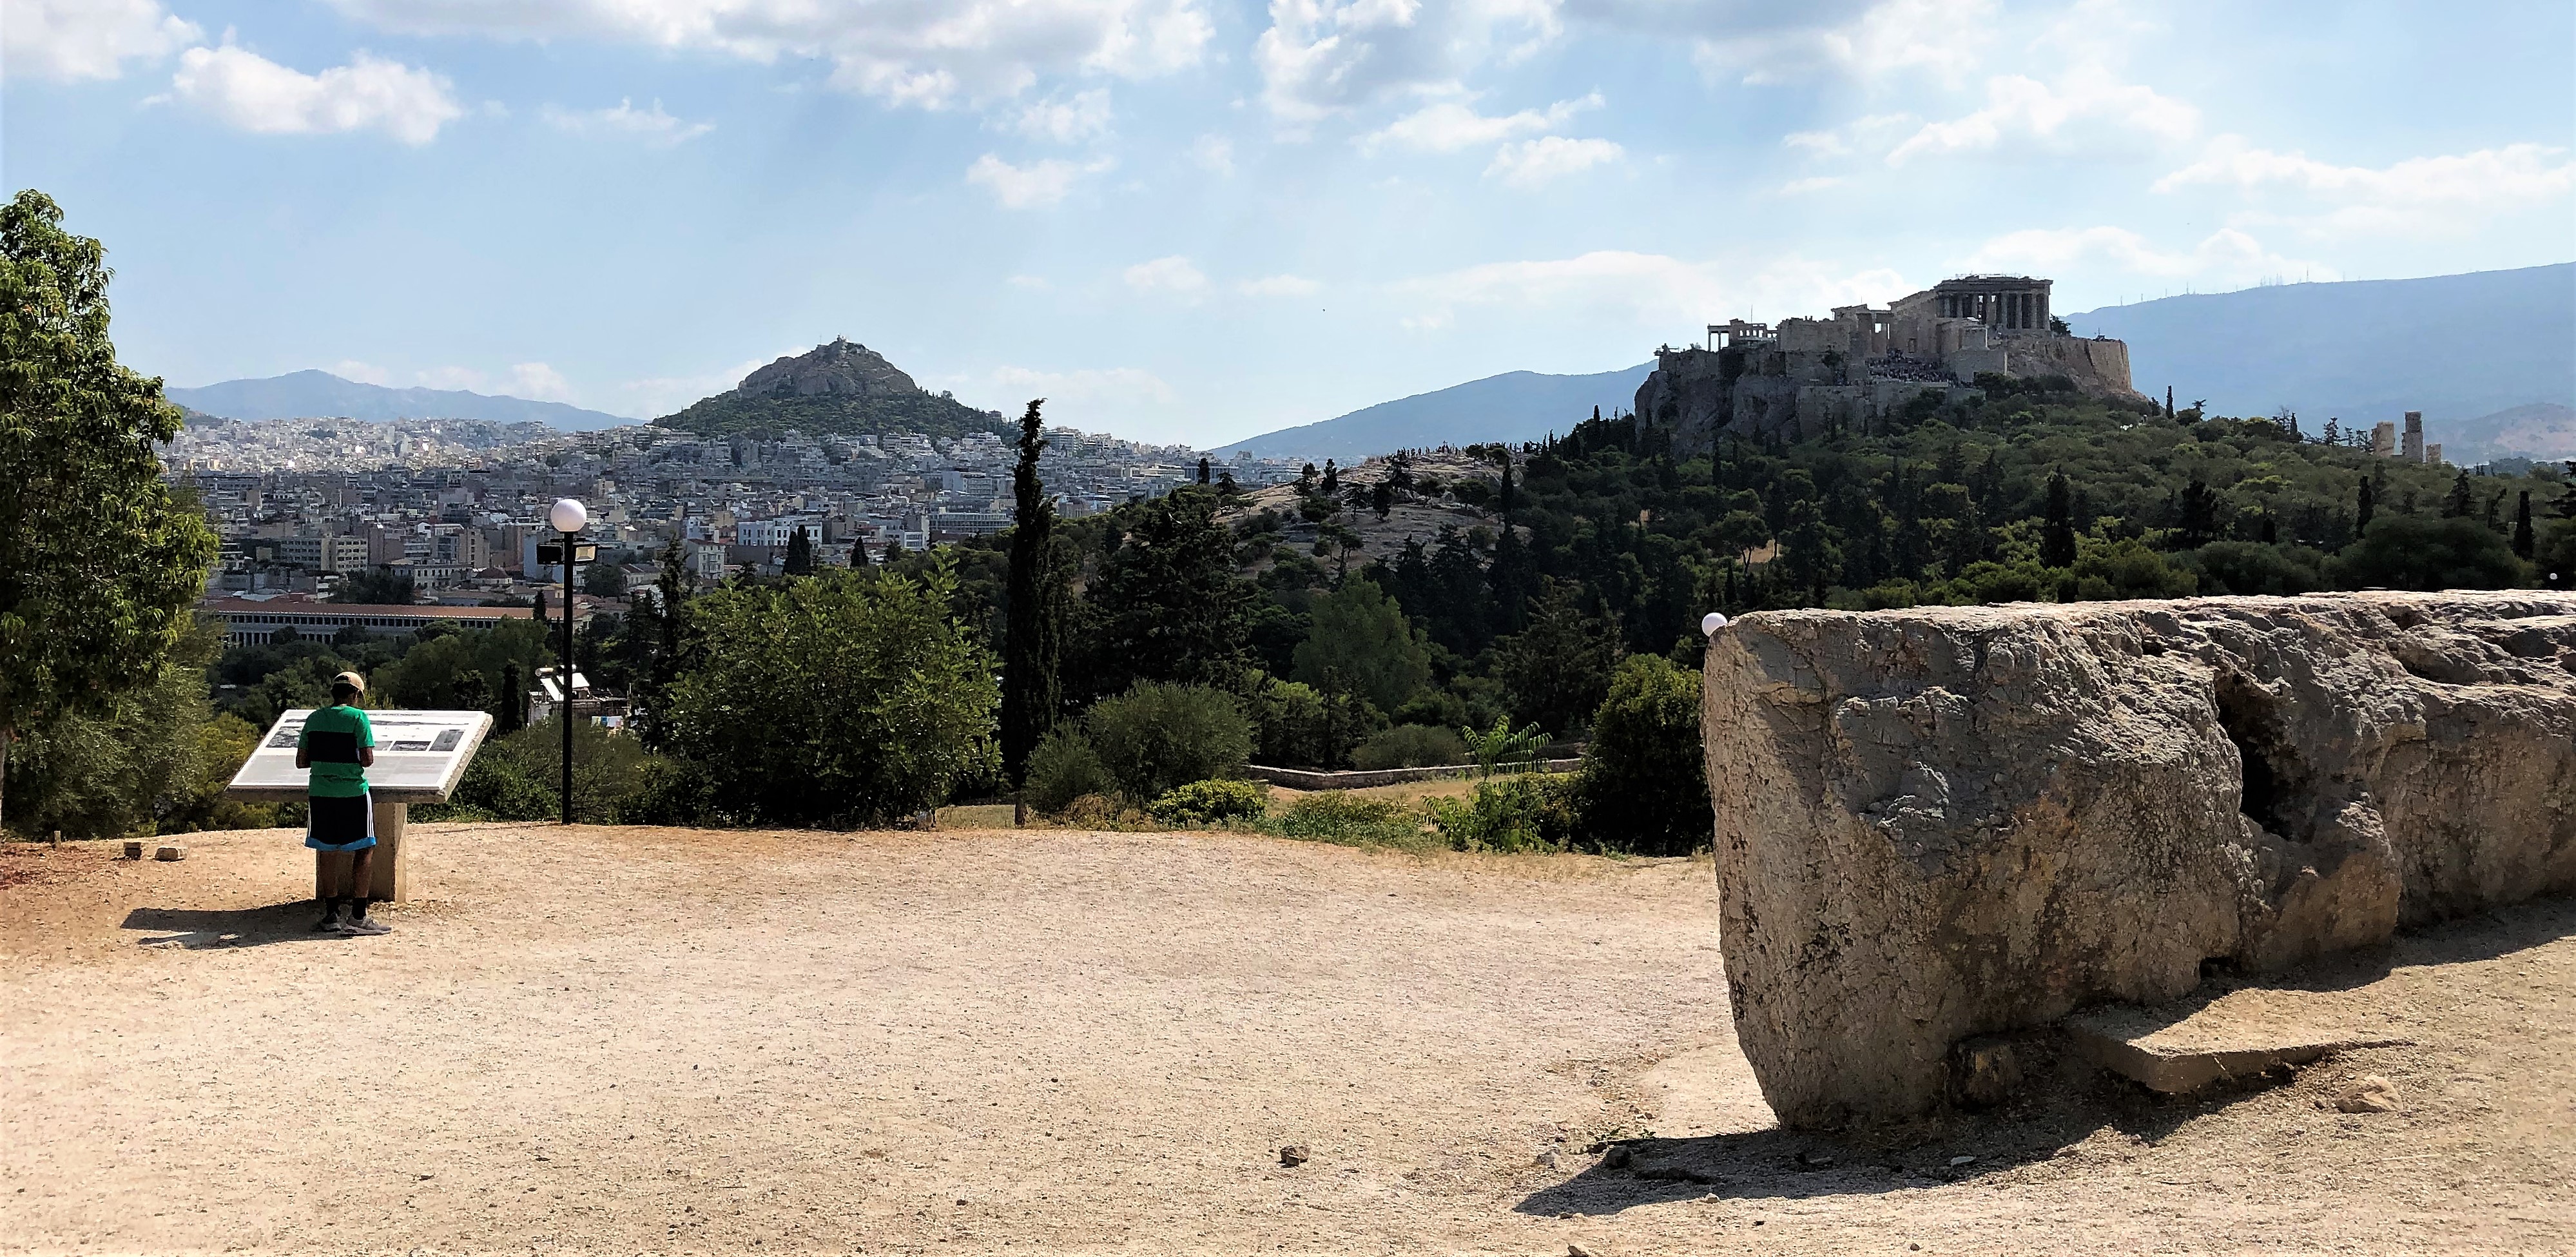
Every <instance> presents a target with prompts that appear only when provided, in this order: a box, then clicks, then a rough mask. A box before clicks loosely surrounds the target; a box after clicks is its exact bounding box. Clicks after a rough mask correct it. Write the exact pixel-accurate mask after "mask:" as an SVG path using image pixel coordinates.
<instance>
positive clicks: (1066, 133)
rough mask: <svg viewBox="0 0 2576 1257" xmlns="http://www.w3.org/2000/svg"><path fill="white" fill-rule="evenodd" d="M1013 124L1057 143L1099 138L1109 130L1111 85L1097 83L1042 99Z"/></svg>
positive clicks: (1025, 133) (1024, 133)
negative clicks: (1099, 85)
mask: <svg viewBox="0 0 2576 1257" xmlns="http://www.w3.org/2000/svg"><path fill="white" fill-rule="evenodd" d="M1012 127H1013V128H1014V129H1015V130H1017V131H1018V132H1019V133H1020V134H1022V135H1025V136H1028V137H1029V138H1031V139H1037V140H1053V141H1055V142H1056V143H1058V144H1073V143H1078V142H1080V141H1083V140H1096V139H1099V138H1100V137H1101V136H1104V135H1107V134H1109V89H1108V88H1105V87H1095V88H1093V89H1091V90H1090V91H1087V92H1075V93H1074V94H1073V95H1071V96H1061V97H1053V98H1050V99H1047V100H1042V101H1039V102H1037V103H1036V104H1033V105H1030V106H1029V107H1028V108H1026V109H1023V110H1021V111H1020V115H1019V117H1018V118H1016V119H1014V120H1013V121H1012Z"/></svg>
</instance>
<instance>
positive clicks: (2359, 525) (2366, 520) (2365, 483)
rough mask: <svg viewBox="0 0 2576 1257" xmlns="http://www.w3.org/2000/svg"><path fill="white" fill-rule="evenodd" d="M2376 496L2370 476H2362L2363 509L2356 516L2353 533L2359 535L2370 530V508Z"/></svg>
mask: <svg viewBox="0 0 2576 1257" xmlns="http://www.w3.org/2000/svg"><path fill="white" fill-rule="evenodd" d="M2374 496H2375V495H2373V494H2372V493H2371V491H2370V477H2368V476H2363V477H2362V478H2361V509H2360V511H2359V512H2358V513H2356V515H2355V516H2354V519H2353V524H2352V535H2354V536H2356V537H2358V536H2360V535H2361V534H2363V533H2366V532H2369V531H2370V508H2371V506H2372V505H2373V499H2374Z"/></svg>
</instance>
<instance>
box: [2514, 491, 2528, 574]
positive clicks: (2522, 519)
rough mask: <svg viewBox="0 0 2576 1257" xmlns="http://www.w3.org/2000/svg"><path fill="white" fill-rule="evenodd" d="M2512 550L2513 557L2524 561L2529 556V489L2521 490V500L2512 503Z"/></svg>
mask: <svg viewBox="0 0 2576 1257" xmlns="http://www.w3.org/2000/svg"><path fill="white" fill-rule="evenodd" d="M2513 552H2514V555H2515V557H2517V558H2520V559H2523V560H2525V561H2528V560H2529V559H2530V558H2531V554H2532V536H2531V490H2529V489H2525V490H2523V491H2522V498H2521V500H2520V501H2518V502H2516V503H2515V504H2514V508H2513Z"/></svg>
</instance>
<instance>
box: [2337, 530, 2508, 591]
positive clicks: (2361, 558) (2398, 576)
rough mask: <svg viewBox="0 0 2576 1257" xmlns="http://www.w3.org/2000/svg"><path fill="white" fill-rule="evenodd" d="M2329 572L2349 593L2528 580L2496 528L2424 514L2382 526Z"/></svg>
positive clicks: (2347, 550) (2350, 549) (2346, 549)
mask: <svg viewBox="0 0 2576 1257" xmlns="http://www.w3.org/2000/svg"><path fill="white" fill-rule="evenodd" d="M2326 571H2327V573H2328V574H2329V575H2331V576H2332V577H2333V578H2334V582H2335V584H2337V585H2339V586H2341V587H2343V588H2346V589H2363V588H2369V587H2372V586H2379V587H2383V588H2388V589H2425V590H2432V589H2509V588H2512V587H2513V586H2516V585H2520V584H2521V583H2522V582H2523V576H2524V573H2523V567H2522V561H2521V560H2520V559H2517V558H2515V557H2513V548H2512V547H2511V546H2510V545H2508V544H2506V542H2505V539H2504V538H2502V537H2499V536H2497V535H2496V534H2495V531H2494V530H2493V529H2490V528H2488V527H2487V526H2486V525H2484V524H2482V523H2479V522H2478V521H2477V520H2474V519H2434V518H2430V517H2427V516H2422V515H2399V516H2395V517H2393V518H2390V519H2384V520H2381V521H2379V526H2378V527H2376V528H2373V529H2371V530H2370V535H2369V536H2366V537H2363V538H2362V539H2361V540H2359V541H2356V542H2354V543H2352V544H2351V545H2349V546H2346V547H2344V549H2343V551H2342V552H2341V553H2339V554H2337V555H2335V557H2334V558H2333V560H2332V561H2330V562H2329V563H2328V564H2327V565H2326Z"/></svg>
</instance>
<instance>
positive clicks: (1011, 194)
mask: <svg viewBox="0 0 2576 1257" xmlns="http://www.w3.org/2000/svg"><path fill="white" fill-rule="evenodd" d="M1111 164H1112V163H1111V162H1110V160H1109V159H1108V158H1105V157H1104V158H1101V159H1099V160H1097V161H1093V162H1087V163H1080V164H1077V163H1074V162H1069V161H1064V160H1061V159H1059V158H1054V157H1049V158H1046V159H1045V160H1043V161H1035V162H1031V163H1029V164H1028V165H1026V166H1014V165H1012V164H1011V163H1009V162H1006V161H1003V160H1002V159H1001V158H999V157H996V156H994V155H993V154H991V153H986V154H984V155H983V156H981V157H978V158H976V159H975V164H974V165H972V166H969V167H967V168H966V182H968V183H977V184H982V185H983V186H985V187H987V188H990V189H992V192H993V199H994V200H995V201H998V202H1000V203H1001V205H1002V208H1004V209H1043V208H1045V207H1047V206H1050V205H1054V204H1057V203H1059V202H1061V201H1063V200H1064V198H1065V196H1066V194H1068V193H1070V192H1072V191H1073V185H1074V184H1075V183H1077V182H1079V181H1080V180H1081V179H1082V177H1083V176H1085V175H1096V174H1099V173H1101V172H1102V171H1105V170H1107V169H1109V167H1110V166H1111Z"/></svg>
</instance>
